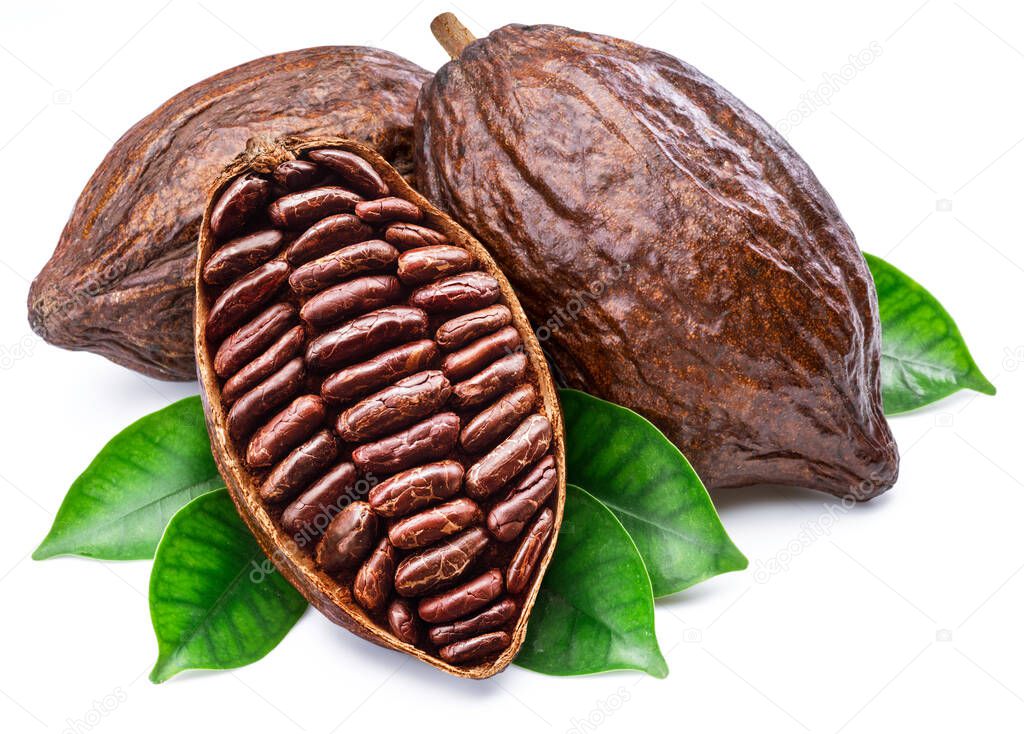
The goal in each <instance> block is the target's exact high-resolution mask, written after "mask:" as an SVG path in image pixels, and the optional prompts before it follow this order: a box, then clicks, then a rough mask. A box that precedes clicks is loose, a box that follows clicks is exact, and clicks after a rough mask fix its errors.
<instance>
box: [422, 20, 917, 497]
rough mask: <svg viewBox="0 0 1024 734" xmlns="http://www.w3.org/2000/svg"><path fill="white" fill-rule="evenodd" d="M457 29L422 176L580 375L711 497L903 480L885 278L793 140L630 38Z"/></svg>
mask: <svg viewBox="0 0 1024 734" xmlns="http://www.w3.org/2000/svg"><path fill="white" fill-rule="evenodd" d="M453 38H454V34H452V35H451V36H448V37H446V39H445V40H446V42H449V43H450V48H449V51H450V53H451V54H452V56H453V58H454V60H453V61H451V62H450V63H448V64H446V65H445V66H444V67H443V68H441V70H440V71H438V73H437V74H436V75H435V76H434V78H433V79H432V80H431V81H430V82H428V83H427V84H426V85H425V86H424V88H423V90H422V93H421V95H420V99H419V103H418V107H417V114H416V127H415V129H416V160H417V181H418V182H419V184H420V186H422V187H423V191H424V193H425V194H426V196H427V197H428V198H430V199H431V200H432V201H434V202H435V203H437V204H438V205H439V206H441V207H442V208H443V209H445V210H446V211H448V212H449V213H450V214H451V215H452V216H453V217H455V218H456V219H458V220H459V221H460V222H462V224H463V225H465V226H466V227H467V228H468V229H469V230H470V231H472V232H473V233H474V234H475V235H476V236H477V237H478V238H479V239H480V240H481V241H482V242H484V243H485V244H486V245H487V246H488V249H490V251H491V252H493V253H494V255H495V258H496V259H497V260H498V262H499V264H500V265H501V266H502V268H503V270H504V271H505V273H506V275H508V277H509V280H510V281H511V282H512V284H513V285H514V286H515V288H516V291H517V293H518V295H519V297H520V299H521V300H522V303H523V305H524V307H525V308H526V311H527V313H528V314H529V315H530V316H531V317H532V318H533V321H534V323H535V324H536V325H538V326H543V325H546V324H549V323H552V324H554V325H553V326H552V327H551V328H550V332H551V333H550V338H549V339H547V340H546V341H545V345H544V346H545V351H546V353H547V354H548V355H549V357H550V358H551V359H552V361H553V362H554V364H555V365H556V366H557V367H558V368H559V370H560V373H561V375H563V376H564V379H565V381H566V383H567V384H568V385H569V386H570V387H578V388H582V389H584V390H586V391H587V392H590V393H592V394H595V395H597V396H599V397H602V398H605V399H607V400H610V401H613V402H615V403H618V404H620V405H624V406H626V407H629V408H631V409H633V410H635V411H637V412H638V413H640V414H641V415H643V416H644V417H646V418H648V419H649V420H650V421H651V422H653V423H654V424H655V425H656V426H657V427H658V428H660V429H661V430H662V431H663V432H664V433H665V434H666V435H667V436H668V437H669V438H670V439H671V440H672V441H673V442H674V443H675V444H676V445H677V446H678V447H679V448H680V449H681V450H682V452H683V453H684V454H685V455H686V457H687V458H688V459H689V460H690V462H691V463H692V464H693V466H694V468H695V469H696V470H697V472H698V474H700V476H701V478H702V479H703V480H704V483H705V484H706V485H708V486H709V487H713V488H720V487H740V486H751V485H759V484H784V485H797V486H802V487H810V488H813V489H820V490H824V491H826V492H831V493H833V494H836V495H839V496H852V497H855V498H857V499H868V498H870V497H873V496H875V495H877V494H879V493H881V492H882V491H884V490H886V489H888V488H889V487H890V486H892V484H893V482H894V481H895V479H896V476H897V473H898V455H897V451H896V445H895V443H894V441H893V438H892V434H891V433H890V431H889V427H888V425H887V424H886V421H885V417H884V415H883V412H882V402H881V396H880V387H879V384H880V383H879V360H880V338H879V332H880V329H879V321H878V308H877V304H876V297H875V291H874V287H873V283H872V279H871V275H870V273H869V272H868V269H867V266H866V264H865V262H864V258H863V256H862V255H861V253H860V251H859V249H858V247H857V243H856V241H855V239H854V236H853V233H852V232H851V231H850V229H849V227H848V226H847V225H846V223H845V222H844V221H843V219H842V216H841V215H840V213H839V211H838V210H837V208H836V205H835V204H834V203H833V201H832V199H831V198H830V197H829V195H828V193H827V192H826V191H825V190H824V188H823V187H822V186H821V184H820V183H819V182H818V180H817V179H816V178H815V176H814V174H813V173H812V172H811V170H810V168H809V167H808V166H807V164H806V163H805V162H804V161H803V160H801V159H800V157H799V155H797V153H796V152H795V151H794V150H793V149H792V148H791V147H790V145H789V144H788V143H787V142H786V141H785V140H784V139H783V137H782V136H781V135H779V133H778V132H776V131H775V130H773V129H772V128H771V127H770V126H769V125H768V124H767V123H766V122H765V121H764V120H763V119H762V118H761V117H759V116H758V115H757V114H755V113H754V112H752V111H751V110H750V109H749V108H747V107H746V106H745V105H744V104H743V103H742V102H740V101H739V100H738V99H736V98H735V97H734V96H733V95H731V94H730V93H729V92H727V91H726V90H724V89H722V87H720V86H719V85H718V84H716V83H715V82H714V81H713V80H711V79H709V78H708V77H706V76H704V75H703V74H701V73H700V72H699V71H697V70H696V69H694V68H693V67H691V66H689V65H688V64H685V63H684V62H682V61H679V60H678V59H675V58H673V57H671V56H669V55H667V54H664V53H660V52H658V51H655V50H652V49H649V48H644V47H642V46H639V45H637V44H635V43H631V42H629V41H624V40H621V39H617V38H610V37H607V36H602V35H597V34H593V33H582V32H578V31H574V30H570V29H568V28H561V27H557V26H550V25H533V26H520V25H510V26H506V27H504V28H501V29H499V30H497V31H494V32H493V33H491V34H490V35H489V36H488V37H486V38H482V39H479V40H476V41H473V42H472V43H470V44H469V45H468V46H466V47H465V48H464V49H463V48H461V47H459V44H456V43H452V40H453ZM455 57H458V58H455ZM524 79H527V80H529V83H526V84H524V83H523V80H524ZM454 110H457V111H458V114H453V111H454ZM609 130H612V131H614V134H609V132H608V131H609ZM538 131H545V133H547V134H543V133H539V132H538ZM565 131H571V134H566V133H565ZM552 138H554V139H557V145H552V144H551V140H552ZM513 152H514V154H513ZM580 161H587V169H586V175H585V176H581V175H579V171H580V166H579V162H580ZM597 203H599V208H600V211H599V212H598V211H597V210H595V205H596V204H597Z"/></svg>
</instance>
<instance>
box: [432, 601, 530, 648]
mask: <svg viewBox="0 0 1024 734" xmlns="http://www.w3.org/2000/svg"><path fill="white" fill-rule="evenodd" d="M518 611H519V605H517V604H516V602H515V600H514V599H509V598H508V597H506V598H504V599H502V600H501V601H499V602H497V603H495V604H493V605H492V606H490V607H488V608H487V609H485V610H483V611H482V612H480V613H478V614H474V615H473V616H472V617H467V618H466V619H460V620H459V621H458V622H452V623H451V624H445V625H439V626H437V627H431V628H430V629H429V630H428V631H427V636H428V637H429V638H430V641H431V642H432V643H434V644H435V645H437V646H438V647H441V646H443V645H450V644H451V643H453V642H456V641H458V640H464V639H466V638H467V637H474V636H475V635H479V634H481V633H482V632H490V631H491V630H495V629H497V628H498V627H501V626H503V625H506V624H508V623H509V622H511V621H512V619H513V618H514V617H515V616H516V612H518Z"/></svg>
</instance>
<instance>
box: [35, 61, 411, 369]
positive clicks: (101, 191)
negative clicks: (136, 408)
mask: <svg viewBox="0 0 1024 734" xmlns="http://www.w3.org/2000/svg"><path fill="white" fill-rule="evenodd" d="M429 76H430V75H429V74H428V73H427V72H426V71H425V70H423V69H421V68H420V67H418V66H416V65H415V64H413V63H411V62H409V61H406V60H405V59H403V58H401V57H399V56H396V55H395V54H391V53H388V52H386V51H380V50H377V49H372V48H362V47H355V46H324V47H318V48H309V49H303V50H300V51H290V52H287V53H281V54H275V55H273V56H267V57H265V58H261V59H256V60H255V61H250V62H248V63H246V64H242V65H241V66H237V67H235V68H233V69H229V70H227V71H224V72H222V73H220V74H217V75H215V76H212V77H210V78H209V79H206V80H204V81H201V82H199V83H198V84H195V85H193V86H191V87H189V88H188V89H186V90H184V91H182V92H181V93H179V94H177V95H175V96H174V97H172V98H171V99H169V100H168V101H167V102H165V103H164V104H163V105H161V106H160V107H159V108H158V109H157V110H155V111H154V112H153V113H152V114H150V115H149V116H147V117H145V118H144V119H142V120H140V121H139V122H138V123H136V124H135V125H134V126H133V127H132V128H131V129H130V130H129V131H128V132H126V133H125V134H124V135H123V136H122V137H121V139H120V140H118V141H117V143H115V144H114V146H113V148H111V150H110V152H109V153H108V154H107V156H106V157H105V158H104V159H103V162H102V163H100V165H99V167H98V168H97V169H96V171H95V173H94V174H93V175H92V178H91V179H90V180H89V182H88V183H87V184H86V186H85V189H84V190H83V191H82V194H81V196H80V197H79V199H78V202H77V203H76V204H75V207H74V210H73V211H72V213H71V217H70V219H69V220H68V222H67V225H66V226H65V227H64V231H63V233H62V234H61V237H60V241H59V242H58V243H57V247H56V250H55V252H54V254H53V256H52V257H51V258H50V261H49V262H48V263H47V264H46V266H45V267H44V268H43V269H42V271H41V272H40V273H39V275H38V276H36V278H35V280H34V282H33V283H32V287H31V289H30V291H29V297H28V319H29V323H30V324H31V326H32V329H33V330H34V331H35V332H36V333H38V334H39V335H40V336H42V337H43V338H44V339H45V340H46V341H48V342H50V343H51V344H55V345H57V346H60V347H64V348H67V349H76V350H87V351H91V352H96V353H98V354H102V355H103V356H105V357H107V358H108V359H110V360H112V361H114V362H116V363H118V364H120V365H124V366H125V367H129V368H131V369H133V370H137V371H139V372H142V373H143V374H146V375H149V376H151V377H157V378H161V379H168V380H192V379H195V359H194V355H193V352H192V342H193V339H192V304H193V278H194V272H195V256H196V240H197V237H198V235H199V224H200V220H201V219H202V215H203V207H204V205H205V203H206V195H207V193H208V191H207V188H206V187H207V186H208V185H209V184H210V182H211V181H213V180H215V179H216V178H217V176H218V174H219V173H220V172H221V171H222V170H223V169H224V167H225V166H226V165H228V164H229V163H230V162H231V160H232V159H233V158H234V156H235V155H236V154H237V153H238V151H239V150H241V149H242V148H243V147H244V146H245V142H246V140H248V139H249V138H250V137H252V136H255V135H262V136H267V137H281V136H284V135H306V136H316V135H347V136H349V137H352V138H355V139H358V140H360V141H362V142H364V143H367V144H368V145H371V146H373V147H374V148H376V149H377V150H378V151H379V152H380V153H381V154H382V155H383V156H384V157H385V158H387V159H388V160H389V161H391V162H392V163H393V164H394V165H395V166H396V167H397V168H398V169H399V170H400V171H401V172H402V173H403V174H409V173H411V170H412V164H411V143H412V127H411V125H412V112H413V106H414V104H415V98H416V94H417V92H418V91H419V88H420V85H421V84H422V83H423V82H424V81H426V80H427V79H428V78H429Z"/></svg>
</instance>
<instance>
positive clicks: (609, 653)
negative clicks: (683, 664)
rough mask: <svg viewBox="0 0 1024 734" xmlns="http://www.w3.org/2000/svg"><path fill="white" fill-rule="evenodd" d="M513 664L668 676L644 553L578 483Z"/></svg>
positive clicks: (562, 671) (541, 669) (570, 490)
mask: <svg viewBox="0 0 1024 734" xmlns="http://www.w3.org/2000/svg"><path fill="white" fill-rule="evenodd" d="M516 664H517V665H521V666H522V667H524V668H529V669H530V670H535V671H537V672H538V673H547V674H548V675H583V674H586V673H600V672H603V671H607V670H622V669H632V670H642V671H645V672H647V673H649V674H650V675H653V676H655V677H656V678H664V677H665V676H666V675H668V665H667V664H666V663H665V658H663V657H662V655H661V650H660V649H659V648H658V640H657V638H656V637H655V635H654V597H653V596H652V594H651V581H650V578H649V577H648V576H647V571H646V569H645V568H644V562H643V559H642V558H640V553H639V552H638V551H637V549H636V546H635V545H634V544H633V541H632V540H631V539H630V537H629V534H628V533H627V532H626V530H625V528H623V527H622V525H621V524H620V523H619V521H618V520H616V519H615V516H614V515H613V514H612V513H611V512H609V511H608V509H607V508H605V506H604V505H602V504H601V503H600V502H599V501H597V500H596V499H595V498H594V497H592V496H590V495H589V494H587V493H586V492H585V491H583V490H582V489H580V488H579V487H575V486H572V485H569V486H568V487H567V491H566V498H565V517H564V518H563V520H562V528H561V531H560V533H559V536H558V547H557V548H556V549H555V555H554V557H553V558H552V559H551V565H550V566H548V570H547V573H546V574H545V576H544V582H543V584H542V585H541V588H540V592H539V594H538V595H537V603H536V605H535V606H534V607H533V613H532V614H531V616H530V625H529V627H528V629H527V634H526V641H525V642H524V643H523V647H522V649H521V650H520V652H519V655H518V657H516Z"/></svg>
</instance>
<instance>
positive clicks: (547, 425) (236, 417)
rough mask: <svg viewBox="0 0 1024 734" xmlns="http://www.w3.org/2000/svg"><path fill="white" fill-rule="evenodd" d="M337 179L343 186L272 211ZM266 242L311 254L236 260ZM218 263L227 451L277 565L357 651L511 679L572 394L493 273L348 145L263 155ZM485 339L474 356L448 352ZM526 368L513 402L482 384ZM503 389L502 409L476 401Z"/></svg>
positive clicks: (207, 358)
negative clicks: (276, 187) (353, 637)
mask: <svg viewBox="0 0 1024 734" xmlns="http://www.w3.org/2000/svg"><path fill="white" fill-rule="evenodd" d="M320 167H324V168H328V169H333V170H335V171H336V172H337V173H338V177H339V180H338V181H336V182H335V184H333V185H332V186H329V187H327V186H322V185H320V184H318V183H317V182H316V180H315V177H309V178H308V179H305V178H304V179H303V180H302V181H301V182H299V183H298V184H297V186H296V188H295V189H293V190H290V191H288V192H281V193H280V194H278V195H277V197H276V198H273V197H272V199H271V200H265V199H263V198H262V197H261V195H260V192H261V191H263V190H264V189H265V188H268V187H269V185H270V184H269V182H270V181H272V180H278V179H283V178H295V172H296V171H303V170H309V171H313V170H316V169H318V168H320ZM254 202H255V204H254ZM339 208H340V209H342V211H338V209H339ZM338 222H340V223H341V225H338V224H337V223H338ZM413 226H414V227H415V229H412V230H410V229H408V227H413ZM267 232H277V233H279V234H281V235H282V236H283V235H284V234H285V233H286V232H287V233H289V234H291V235H293V236H295V239H293V240H292V242H291V244H290V245H289V246H287V247H285V248H283V249H281V250H280V251H276V252H270V253H268V252H266V251H264V250H263V249H262V248H260V247H256V248H246V247H242V248H240V247H238V244H237V243H238V242H239V241H240V239H241V241H245V242H249V241H251V240H252V239H253V238H255V237H256V235H257V234H260V233H264V234H262V235H261V236H260V237H259V238H257V240H258V241H263V240H270V239H272V238H271V236H270V235H267V234H265V233H267ZM410 232H415V233H416V235H417V236H418V237H417V239H418V240H419V241H416V242H411V243H410V241H409V233H410ZM310 238H313V239H315V240H316V241H317V246H316V247H315V248H313V249H311V248H310V247H309V245H308V243H309V241H310ZM424 242H426V243H428V244H426V246H421V245H422V244H423V243H424ZM438 243H442V244H438ZM254 252H255V253H258V254H259V255H260V257H259V259H258V260H257V261H254V258H255V255H254V254H253V253H254ZM198 257H199V260H198V264H199V275H198V276H197V278H196V311H195V318H196V322H195V324H196V326H195V331H196V359H197V362H198V365H199V377H200V386H201V389H202V392H203V396H204V402H205V405H206V416H207V423H208V425H209V429H210V438H211V445H212V448H213V453H214V456H215V457H216V460H217V464H218V466H219V468H220V471H221V475H222V476H223V477H224V481H225V483H226V484H227V486H228V490H229V491H230V493H231V497H232V498H233V499H234V501H235V504H236V505H237V506H238V509H239V512H240V513H241V515H242V517H243V518H244V519H245V521H246V522H247V523H248V524H249V527H250V528H251V529H252V531H253V533H254V534H255V536H256V538H257V539H258V541H259V543H260V545H261V546H262V547H263V549H264V550H265V551H266V553H267V555H268V556H269V557H270V558H271V559H273V560H274V562H275V563H276V564H277V566H278V567H279V568H280V569H281V571H282V573H283V574H284V575H285V576H286V577H287V578H288V579H289V580H290V581H291V582H292V584H294V585H295V587H296V588H297V589H299V591H301V592H302V593H303V594H304V595H305V596H306V598H308V599H309V601H310V602H312V603H313V604H314V605H315V606H316V607H317V608H318V609H320V610H321V611H322V612H323V613H324V614H325V615H327V616H328V617H329V618H330V619H332V620H333V621H335V622H337V623H338V624H341V625H343V626H344V627H346V628H348V629H350V630H351V631H353V632H355V633H356V634H359V635H361V636H363V637H365V638H367V639H369V640H371V641H373V642H376V643H378V644H381V645H384V646H386V647H391V648H395V649H397V650H400V651H402V652H405V653H408V654H411V655H414V656H415V657H417V658H419V659H421V660H424V661H426V662H428V663H430V664H432V665H435V666H437V667H439V668H441V669H442V670H445V671H447V672H450V673H453V674H455V675H460V676H466V677H472V678H483V677H486V676H489V675H493V674H494V673H497V672H498V671H500V670H502V669H503V668H504V667H505V666H506V665H508V663H509V662H510V661H511V660H512V658H513V657H515V655H516V652H517V651H518V650H519V647H520V646H521V645H522V642H523V638H524V636H525V633H526V622H527V618H528V617H529V614H530V610H531V609H532V607H533V602H534V599H535V598H536V595H537V591H538V589H539V586H540V582H541V578H542V576H543V574H544V569H545V568H546V566H547V563H548V560H549V559H550V558H551V554H552V551H553V550H554V540H555V537H556V536H557V530H558V523H559V521H560V519H561V514H562V506H563V503H564V496H565V468H564V465H565V461H564V456H565V454H564V446H563V442H562V426H561V418H560V413H559V406H558V398H557V395H556V393H555V390H554V383H553V381H552V379H551V376H550V374H549V372H548V369H547V364H546V362H545V360H544V357H543V354H542V352H541V350H540V345H539V343H538V342H537V340H536V338H535V337H534V335H533V334H532V333H531V331H530V326H529V322H528V321H527V320H526V316H525V314H524V313H523V311H522V308H521V307H520V306H519V304H518V301H517V300H516V297H515V295H514V293H513V292H512V289H511V287H510V286H509V285H508V282H507V281H506V280H505V278H504V276H503V275H502V274H501V271H500V270H498V268H497V266H496V265H495V264H494V261H493V260H492V259H491V257H490V256H489V255H488V254H487V252H486V251H485V250H484V249H483V247H482V246H481V245H480V244H479V243H478V242H477V241H476V240H474V239H473V238H472V237H470V236H469V234H468V233H467V232H466V231H465V230H463V229H462V228H461V227H459V226H458V225H457V224H455V223H454V222H453V221H452V220H451V219H449V218H448V217H446V216H445V215H444V214H442V213H441V212H440V211H439V210H437V209H435V208H434V207H433V206H431V205H430V204H429V203H427V201H426V199H424V198H423V197H421V196H419V195H418V194H417V193H416V192H415V191H413V189H412V188H411V187H410V186H409V185H408V184H407V183H406V182H405V180H404V179H403V178H402V177H401V176H400V175H399V173H398V172H397V171H396V170H395V169H394V168H392V167H390V166H388V165H387V163H386V162H385V161H384V159H383V158H381V157H380V156H379V155H377V154H375V153H373V152H372V151H371V150H370V149H369V148H368V147H366V146H364V145H361V144H359V143H357V142H354V141H350V140H344V139H339V138H322V139H314V140H304V139H303V140H297V139H288V140H284V141H281V142H280V143H277V144H271V143H269V142H267V141H252V143H251V144H250V145H249V146H248V148H247V151H246V153H245V154H244V155H243V156H242V157H240V158H239V159H238V160H237V161H236V162H235V163H234V164H233V165H232V166H231V167H229V168H228V169H227V171H226V172H225V174H224V176H223V177H222V178H221V179H220V180H219V181H218V183H217V185H216V186H215V188H214V193H213V198H212V200H211V203H210V205H209V207H208V209H207V215H206V218H205V219H204V221H203V227H202V230H201V234H200V240H199V255H198ZM211 262H212V263H214V264H215V266H216V267H214V268H212V269H211V267H210V263H211ZM242 265H245V266H247V267H248V268H250V270H248V272H246V270H245V268H244V267H242ZM236 266H237V267H236ZM453 273H454V274H453ZM498 311H500V312H501V314H502V316H503V317H502V318H500V319H495V318H493V317H492V314H493V313H495V312H498ZM481 313H484V314H485V318H483V319H481V318H480V314H481ZM467 320H469V321H472V322H474V323H475V324H476V326H477V334H476V340H475V341H473V342H472V343H469V344H465V343H455V342H452V341H451V340H450V339H446V340H441V339H439V338H438V335H439V334H442V333H445V334H451V333H453V327H452V326H451V324H452V322H456V323H457V324H458V323H464V322H466V321H467ZM488 324H489V327H488ZM445 326H447V327H448V328H446V329H445V328H443V327H445ZM454 333H465V330H464V329H463V330H461V332H460V330H459V329H458V328H455V329H454ZM512 336H514V337H515V338H514V339H512V338H511V337H512ZM296 337H297V339H298V342H299V343H298V344H297V345H296V344H295V339H296ZM442 341H443V343H442ZM492 342H495V343H498V344H499V345H500V346H501V349H489V348H488V347H489V346H490V345H491V343H492ZM509 358H514V359H516V360H517V364H518V363H521V364H520V368H519V369H518V370H516V371H514V372H508V373H507V374H509V375H511V377H510V381H509V382H507V383H506V382H500V381H494V380H482V379H481V376H482V375H488V374H490V372H492V371H493V369H492V368H493V367H494V366H496V365H500V364H502V363H503V362H504V361H505V360H507V359H509ZM503 374H505V373H503ZM484 383H486V384H487V385H491V386H493V389H492V390H491V393H490V394H489V396H488V397H487V398H484V399H481V400H479V401H471V402H469V403H467V402H466V401H465V400H460V399H458V398H457V396H458V395H460V394H464V393H465V392H466V387H465V386H467V385H470V386H478V385H480V384H484ZM474 394H475V393H474ZM506 398H507V399H506ZM463 426H474V429H473V431H472V435H471V437H470V438H469V439H468V440H467V439H466V438H465V437H464V436H460V433H461V429H462V427H463ZM460 438H461V440H460ZM523 483H527V488H526V489H520V490H519V491H518V493H517V498H516V500H514V501H512V502H511V504H510V502H508V501H506V495H507V494H508V491H507V490H510V489H511V488H513V487H516V488H519V485H521V484H523ZM540 484H543V486H538V485H540ZM492 513H497V514H496V516H495V517H496V519H495V520H494V521H492V520H490V519H489V518H490V516H491V514H492ZM421 628H422V632H423V634H421V633H420V630H421Z"/></svg>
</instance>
